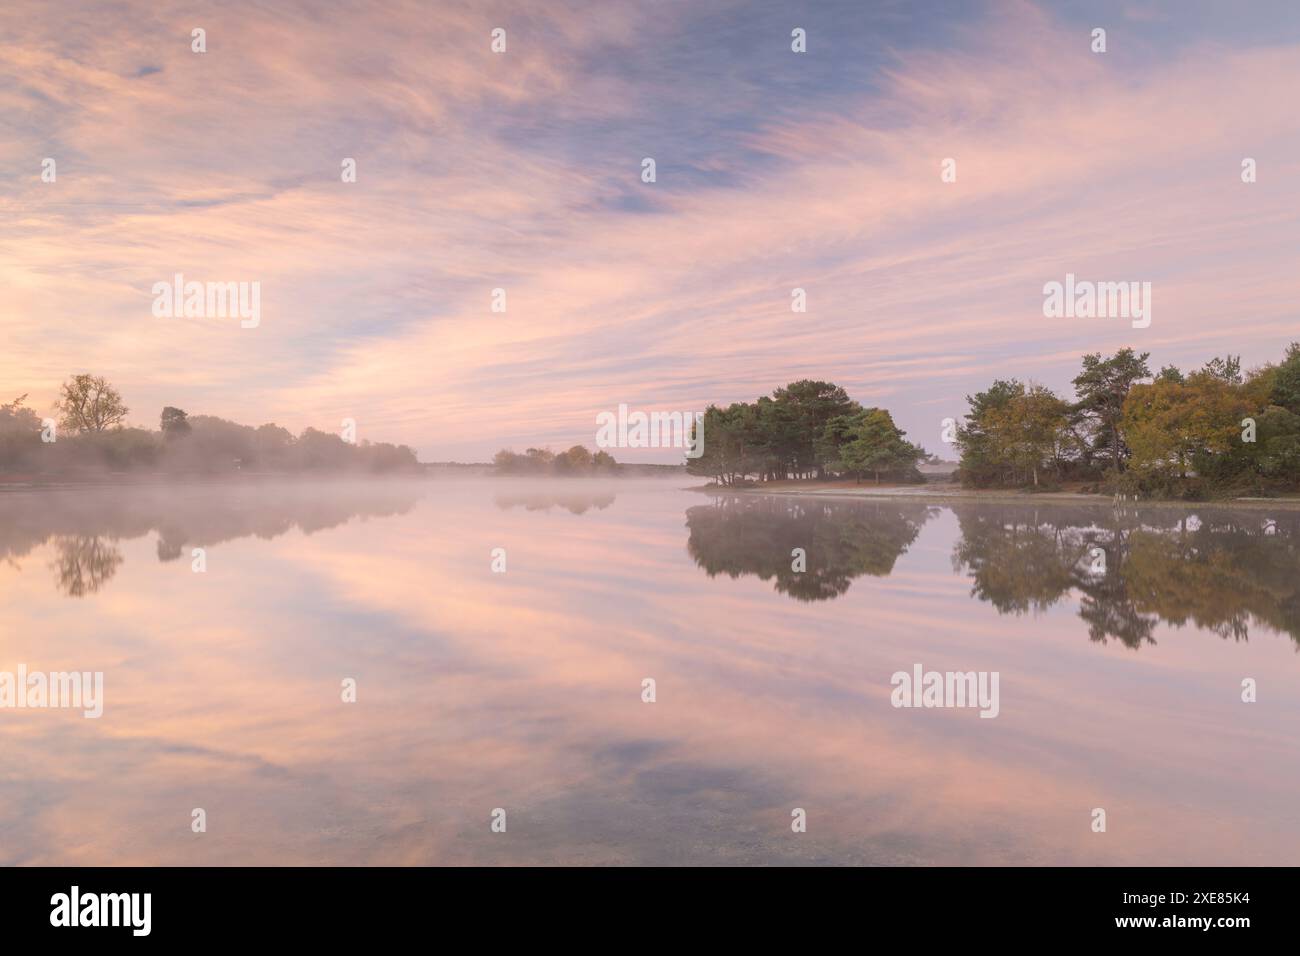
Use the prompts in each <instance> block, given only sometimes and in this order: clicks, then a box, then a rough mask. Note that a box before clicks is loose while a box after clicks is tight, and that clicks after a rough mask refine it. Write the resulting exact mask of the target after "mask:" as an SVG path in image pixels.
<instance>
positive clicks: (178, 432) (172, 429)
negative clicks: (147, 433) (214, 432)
mask: <svg viewBox="0 0 1300 956" xmlns="http://www.w3.org/2000/svg"><path fill="white" fill-rule="evenodd" d="M160 427H161V429H162V433H163V438H165V439H167V440H168V441H174V440H175V439H177V438H181V437H183V436H185V435H188V434H189V433H190V431H191V428H190V421H189V416H188V415H186V414H185V412H183V411H181V410H180V409H179V408H173V407H172V406H170V405H168V406H167V407H166V408H164V409H163V410H162V416H161V419H160Z"/></svg>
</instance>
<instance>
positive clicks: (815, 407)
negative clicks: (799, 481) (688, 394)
mask: <svg viewBox="0 0 1300 956" xmlns="http://www.w3.org/2000/svg"><path fill="white" fill-rule="evenodd" d="M772 400H773V401H774V402H776V403H777V404H778V405H784V406H785V407H786V408H787V409H788V410H789V415H790V417H791V418H792V419H793V422H794V424H795V429H796V433H797V435H798V439H797V441H796V442H795V445H794V448H793V460H792V461H791V463H790V464H791V465H792V467H793V468H794V470H795V471H796V472H797V473H800V474H808V473H810V472H812V471H814V470H815V471H816V472H817V477H818V478H824V477H825V465H826V462H824V461H819V460H818V458H817V454H816V448H815V444H816V440H817V438H818V436H820V435H822V434H823V433H824V432H825V430H826V423H827V422H829V421H830V420H831V419H832V418H835V417H836V416H838V415H847V414H850V413H851V412H854V411H856V410H857V409H859V408H861V407H862V406H860V405H858V403H857V402H855V401H853V399H851V398H849V395H848V392H846V391H844V389H843V388H841V387H840V386H839V385H836V384H834V383H832V382H816V381H813V380H811V379H800V380H799V381H797V382H791V383H790V384H789V385H787V386H785V387H784V388H778V389H777V390H776V391H775V392H773V393H772ZM705 434H706V435H707V434H708V433H707V432H706V433H705Z"/></svg>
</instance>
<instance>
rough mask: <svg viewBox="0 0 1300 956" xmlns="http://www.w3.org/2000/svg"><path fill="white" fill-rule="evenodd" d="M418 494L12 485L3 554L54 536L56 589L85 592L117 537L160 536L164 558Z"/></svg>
mask: <svg viewBox="0 0 1300 956" xmlns="http://www.w3.org/2000/svg"><path fill="white" fill-rule="evenodd" d="M419 496H420V490H419V488H418V487H413V486H410V485H405V484H392V485H388V484H384V483H370V484H354V483H344V482H340V483H337V484H318V485H310V484H303V485H269V486H259V485H251V484H250V485H206V486H204V485H195V486H185V487H181V488H177V487H171V486H150V487H143V488H116V489H113V488H100V489H96V488H79V489H75V490H73V489H68V490H60V491H40V492H8V493H4V494H0V560H6V561H8V562H9V563H11V564H15V565H18V564H20V560H19V559H21V558H24V557H25V556H26V555H28V554H30V553H31V552H32V551H34V550H36V549H37V548H39V547H41V546H42V545H44V544H45V543H46V542H50V543H52V544H53V546H54V552H55V554H54V559H53V560H52V561H51V562H50V568H51V569H52V570H53V571H54V574H55V580H56V584H57V586H58V589H59V591H60V592H61V593H63V594H66V595H67V596H69V597H85V596H87V595H90V594H95V593H96V592H98V591H99V590H100V589H101V588H103V587H104V586H105V585H106V584H107V583H108V582H109V581H111V580H112V578H113V577H114V575H116V574H117V572H118V570H119V569H120V568H121V567H122V565H123V564H124V562H125V560H126V559H125V558H124V556H123V555H122V551H121V549H120V548H119V546H118V542H120V541H124V540H129V539H133V538H140V537H144V536H146V535H148V534H151V533H157V535H158V544H157V555H158V560H159V561H162V562H169V561H175V560H177V559H179V558H181V557H182V556H183V557H185V558H186V559H188V558H189V557H190V551H189V549H190V548H194V547H205V548H206V547H210V546H213V545H218V544H221V543H223V542H228V541H233V540H235V539H237V538H245V537H250V536H256V537H258V538H261V539H263V540H270V539H273V538H277V537H280V536H281V535H284V534H287V533H288V532H289V531H291V530H293V529H295V528H296V529H298V530H300V531H302V532H303V533H304V534H308V535H310V534H312V533H314V532H317V531H322V530H325V529H327V528H335V527H338V526H339V525H342V524H344V523H346V522H348V521H351V520H352V519H354V518H357V517H382V516H388V515H397V514H405V513H406V512H408V511H410V510H411V508H413V507H414V505H415V502H416V501H417V500H418V499H419Z"/></svg>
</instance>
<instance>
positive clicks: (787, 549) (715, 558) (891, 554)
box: [686, 496, 1300, 649]
mask: <svg viewBox="0 0 1300 956" xmlns="http://www.w3.org/2000/svg"><path fill="white" fill-rule="evenodd" d="M939 510H940V509H938V508H934V507H930V506H924V505H919V504H913V503H907V502H898V501H890V500H879V499H878V500H872V501H851V500H846V499H840V500H823V499H818V498H814V497H807V498H788V497H777V496H772V497H746V496H730V497H728V496H719V497H718V498H717V499H715V500H714V502H713V503H712V504H710V505H702V506H698V507H694V508H690V509H688V510H687V512H686V524H687V527H688V529H689V532H690V537H689V540H688V542H687V549H688V551H689V552H690V555H691V557H692V558H694V559H695V562H696V564H698V565H699V566H700V567H701V568H703V569H704V570H705V571H706V572H707V573H708V574H709V576H710V577H713V576H715V575H718V574H723V573H725V574H728V575H730V576H731V577H733V578H735V577H740V576H742V575H756V576H758V577H759V578H761V579H762V580H764V581H766V580H769V579H775V585H776V589H777V590H778V591H780V592H781V593H783V594H788V595H790V596H791V597H793V598H795V599H796V600H800V601H824V600H829V599H831V598H836V597H839V596H840V595H842V594H844V593H845V592H846V591H847V590H848V589H849V585H850V584H851V583H852V581H853V579H854V578H857V577H860V576H862V575H874V576H877V577H880V576H887V575H889V574H890V573H892V571H893V570H894V564H895V562H896V561H897V559H898V558H899V556H900V555H902V554H903V553H904V552H906V551H907V549H908V547H909V546H910V545H911V544H912V543H913V541H915V539H916V537H917V534H918V532H919V531H920V529H921V527H922V526H923V525H924V524H925V523H926V521H927V520H928V519H929V518H930V517H932V516H933V515H934V514H936V513H938V511H939ZM951 510H952V511H953V512H954V513H955V514H956V516H957V520H958V523H959V527H960V536H959V537H958V538H957V540H956V543H955V544H954V545H953V549H952V565H953V569H954V571H956V572H958V573H961V574H966V575H968V576H969V577H970V580H971V594H972V596H974V597H976V598H978V599H979V600H981V601H985V602H987V603H989V604H992V605H993V606H994V607H995V608H997V610H998V611H999V612H1001V613H1002V614H1013V615H1022V614H1031V613H1032V614H1038V613H1042V612H1044V611H1046V610H1048V609H1049V608H1051V607H1053V606H1055V605H1057V604H1060V603H1062V602H1065V601H1067V600H1071V599H1075V600H1077V603H1078V615H1079V617H1080V618H1082V619H1083V621H1084V622H1085V623H1086V624H1087V629H1088V634H1089V636H1090V637H1091V639H1092V640H1094V641H1098V642H1101V643H1106V642H1107V641H1110V640H1115V641H1118V642H1120V643H1121V644H1123V645H1124V646H1126V647H1130V648H1135V649H1136V648H1139V647H1141V646H1143V645H1144V644H1151V643H1154V640H1155V638H1154V636H1153V635H1154V633H1155V630H1156V626H1157V625H1158V624H1160V623H1161V622H1164V623H1167V624H1173V625H1177V626H1180V627H1181V626H1184V625H1187V624H1192V625H1195V626H1196V627H1198V628H1201V629H1204V630H1207V631H1211V632H1213V633H1215V634H1218V635H1219V636H1221V637H1224V638H1231V639H1233V640H1245V639H1246V638H1248V637H1249V635H1250V630H1251V627H1252V626H1256V627H1257V626H1260V625H1263V626H1266V627H1267V628H1269V629H1271V630H1273V631H1276V632H1278V633H1283V634H1287V635H1289V636H1290V637H1291V638H1292V639H1293V640H1295V641H1296V642H1297V644H1300V546H1298V542H1300V512H1287V511H1281V512H1280V513H1277V514H1270V513H1267V512H1264V511H1259V510H1254V509H1228V508H1222V507H1220V508H1217V509H1216V508H1213V507H1206V508H1202V509H1199V510H1196V511H1188V510H1186V509H1181V508H1180V509H1161V508H1150V509H1142V510H1140V511H1135V510H1132V509H1128V510H1125V509H1114V508H1110V507H1099V506H1091V505H1087V506H1077V507H1074V506H1060V505H1053V506H1052V507H1050V508H1040V507H1038V506H1035V505H1032V504H1025V505H1021V504H1001V503H981V504H978V505H975V504H971V505H953V506H951ZM795 548H804V549H806V551H807V565H808V567H807V571H806V572H804V573H798V572H796V571H794V570H793V569H792V558H791V551H792V550H793V549H795Z"/></svg>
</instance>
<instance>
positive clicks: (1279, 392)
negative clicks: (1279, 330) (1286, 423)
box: [1272, 342, 1300, 415]
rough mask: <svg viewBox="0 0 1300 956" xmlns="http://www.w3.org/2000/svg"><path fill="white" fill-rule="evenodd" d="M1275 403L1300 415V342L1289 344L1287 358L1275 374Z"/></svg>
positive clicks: (1273, 396)
mask: <svg viewBox="0 0 1300 956" xmlns="http://www.w3.org/2000/svg"><path fill="white" fill-rule="evenodd" d="M1272 398H1273V404H1274V405H1281V406H1282V407H1283V408H1285V409H1288V410H1289V411H1291V412H1294V413H1295V414H1297V415H1300V342H1292V343H1291V344H1290V345H1289V346H1287V350H1286V359H1285V360H1284V361H1283V362H1282V364H1281V365H1279V366H1278V367H1277V370H1276V372H1275V373H1274V376H1273V395H1272Z"/></svg>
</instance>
